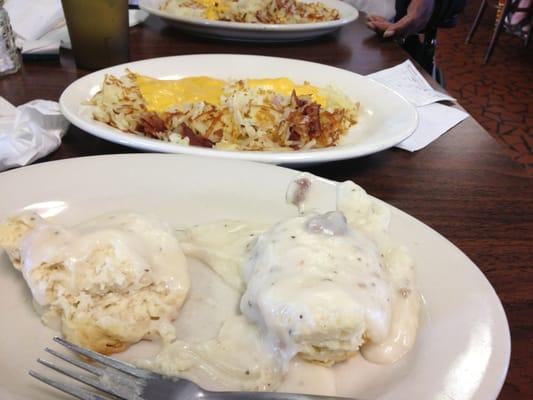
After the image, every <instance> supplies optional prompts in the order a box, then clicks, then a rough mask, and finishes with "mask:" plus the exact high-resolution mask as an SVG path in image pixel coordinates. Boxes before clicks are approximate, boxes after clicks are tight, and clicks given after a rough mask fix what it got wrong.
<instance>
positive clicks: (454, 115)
mask: <svg viewBox="0 0 533 400" xmlns="http://www.w3.org/2000/svg"><path fill="white" fill-rule="evenodd" d="M368 77H369V78H372V79H374V80H375V81H378V82H381V83H383V84H384V85H385V86H387V87H389V88H391V89H393V90H395V91H396V92H398V93H400V94H401V95H402V96H404V97H405V98H406V99H407V100H408V101H409V102H411V103H412V104H413V105H414V106H416V109H417V111H418V119H419V123H418V127H417V128H416V130H415V131H414V133H413V134H412V135H411V136H409V137H408V138H407V139H406V140H404V141H403V142H401V143H400V144H398V145H397V146H396V147H398V148H400V149H403V150H407V151H411V152H412V151H417V150H420V149H423V148H424V147H426V146H427V145H429V144H430V143H432V142H434V141H435V140H437V139H438V138H439V137H441V136H442V135H443V134H444V133H446V132H448V131H449V130H450V129H451V128H453V127H454V126H455V125H457V124H458V123H459V122H461V121H462V120H464V119H465V118H467V117H468V114H467V113H465V112H464V111H461V110H459V109H457V108H454V107H450V106H446V105H443V104H438V103H437V102H439V101H455V99H454V98H453V97H451V96H449V95H447V94H445V93H441V92H439V91H436V90H434V89H433V88H432V87H431V86H430V85H429V83H427V81H426V80H425V79H424V77H423V76H422V74H420V72H418V70H417V69H416V67H415V66H414V65H413V63H412V62H411V61H409V60H407V61H405V62H403V63H402V64H399V65H397V66H395V67H392V68H388V69H384V70H382V71H378V72H376V73H373V74H370V75H368Z"/></svg>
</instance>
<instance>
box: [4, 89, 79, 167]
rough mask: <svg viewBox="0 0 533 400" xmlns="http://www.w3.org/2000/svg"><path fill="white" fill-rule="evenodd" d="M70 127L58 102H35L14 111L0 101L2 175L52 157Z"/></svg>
mask: <svg viewBox="0 0 533 400" xmlns="http://www.w3.org/2000/svg"><path fill="white" fill-rule="evenodd" d="M68 125H69V123H68V121H67V120H66V119H65V117H63V114H61V111H60V109H59V104H58V103H56V102H55V101H48V100H33V101H30V102H29V103H26V104H23V105H21V106H19V107H14V106H13V105H12V104H11V103H9V102H8V101H7V100H5V99H4V98H2V97H0V171H3V170H5V169H7V168H11V167H17V166H22V165H27V164H29V163H31V162H33V161H35V160H37V159H39V158H41V157H44V156H46V155H48V154H50V153H51V152H52V151H54V150H55V149H57V148H58V147H59V145H60V144H61V138H62V137H63V135H64V134H65V132H66V130H67V128H68Z"/></svg>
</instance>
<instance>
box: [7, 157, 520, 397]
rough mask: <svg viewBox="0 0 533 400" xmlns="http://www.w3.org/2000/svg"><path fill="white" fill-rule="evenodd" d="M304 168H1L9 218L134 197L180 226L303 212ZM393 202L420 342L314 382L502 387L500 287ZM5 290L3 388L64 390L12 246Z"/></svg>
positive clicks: (326, 185) (327, 186) (204, 161)
mask: <svg viewBox="0 0 533 400" xmlns="http://www.w3.org/2000/svg"><path fill="white" fill-rule="evenodd" d="M295 174H297V172H296V171H293V170H289V169H284V168H280V167H275V166H270V165H265V164H260V163H246V162H241V161H233V160H215V159H210V158H205V157H189V156H176V155H161V154H136V155H113V156H99V157H86V158H74V159H67V160H62V161H57V162H49V163H44V164H37V165H33V166H30V167H25V168H20V169H16V170H12V171H9V172H5V173H2V174H0V187H2V188H3V189H4V190H3V191H2V201H1V202H0V219H3V218H5V217H6V216H8V215H10V214H13V213H15V212H18V211H21V210H24V209H26V210H28V209H31V210H34V211H37V212H39V213H40V214H41V215H43V216H45V217H49V218H52V219H53V220H55V221H58V222H61V223H65V224H74V223H77V222H80V221H82V220H83V219H87V218H90V217H93V216H96V215H98V214H101V213H104V212H109V211H112V210H123V209H129V210H135V211H139V212H149V213H155V214H157V215H159V216H160V217H161V218H163V219H164V220H166V221H168V222H169V223H171V224H172V225H174V226H177V227H183V226H188V225H190V224H195V223H202V222H207V221H213V220H216V219H221V218H237V219H244V220H260V221H264V222H274V221H277V220H279V219H281V218H285V217H288V216H293V215H294V213H295V211H294V209H293V207H289V206H288V205H287V204H286V203H285V201H284V193H285V189H286V186H287V184H288V182H289V181H290V180H291V179H293V177H294V176H295ZM316 185H317V189H318V190H317V191H316V192H315V193H317V194H318V197H317V199H316V204H314V206H316V207H317V208H318V209H321V210H330V209H331V208H332V207H333V205H334V197H335V186H334V182H331V181H328V180H324V179H320V180H317V182H316ZM391 211H392V219H391V231H390V234H391V236H392V238H393V239H394V240H396V241H397V242H399V243H402V244H404V245H406V246H407V247H408V248H409V250H410V252H411V253H412V255H413V257H414V260H415V263H416V274H417V280H418V287H419V289H420V291H421V293H422V295H423V298H424V305H423V313H422V321H421V326H420V330H419V335H418V337H417V340H416V344H415V346H414V348H413V349H412V351H411V352H410V353H409V354H408V355H407V356H406V357H404V358H403V359H402V360H400V361H399V362H398V363H396V364H394V365H388V366H386V365H385V366H380V365H375V364H370V363H368V362H365V361H364V359H362V357H354V358H353V359H352V360H351V361H350V362H347V363H345V364H342V365H339V366H338V367H334V369H333V370H332V372H330V374H333V375H332V376H329V375H328V376H329V377H328V376H326V374H324V375H321V376H317V377H310V379H312V380H313V381H314V382H312V383H313V384H315V387H319V388H320V387H321V385H320V384H321V382H322V381H321V380H322V379H325V380H327V381H328V382H329V385H330V387H331V385H333V387H334V390H335V392H336V393H338V394H339V395H343V396H349V397H355V398H357V399H373V400H378V399H379V400H393V399H395V400H397V399H424V400H432V399H434V400H441V399H461V400H467V399H468V400H488V399H495V398H496V397H497V395H498V393H499V391H500V388H501V386H502V384H503V381H504V379H505V376H506V373H507V368H508V365H509V356H510V335H509V327H508V324H507V320H506V317H505V313H504V310H503V308H502V305H501V303H500V300H499V299H498V297H497V295H496V293H495V292H494V289H493V288H492V287H491V285H490V283H489V282H488V281H487V279H486V278H485V276H484V275H483V273H482V272H481V271H480V270H479V269H478V268H477V267H476V265H474V264H473V263H472V261H470V260H469V259H468V257H467V256H465V254H463V253H462V252H461V251H460V250H459V249H458V248H457V247H455V246H454V245H453V244H452V243H450V242H449V241H448V240H446V239H445V238H444V237H443V236H441V235H440V234H438V233H437V232H435V231H434V230H432V229H431V228H429V227H428V226H426V225H424V224H423V223H422V222H420V221H418V220H416V219H414V218H413V217H410V216H409V215H407V214H406V213H404V212H402V211H400V210H398V209H396V208H394V207H392V206H391ZM0 293H1V294H0V296H1V301H0V315H2V318H3V323H2V327H3V330H2V340H0V398H2V399H3V400H22V399H34V400H43V399H49V400H50V399H55V398H60V395H59V394H58V393H59V392H57V391H55V390H53V389H51V388H47V387H45V386H44V385H42V384H41V383H39V382H37V381H35V380H32V378H30V377H29V376H28V374H27V371H28V369H30V368H35V369H37V370H38V369H39V366H38V365H37V363H36V361H35V360H36V359H37V357H42V356H43V355H44V352H43V349H44V347H46V346H50V345H52V346H53V343H52V340H51V338H52V336H53V335H54V334H56V332H54V331H53V330H51V329H49V328H47V327H45V326H44V325H42V324H41V322H40V320H39V318H38V316H37V314H36V313H35V311H34V310H33V308H32V305H31V294H30V293H29V290H28V289H27V287H26V285H25V283H24V281H23V279H22V277H21V276H20V273H19V272H17V271H15V270H14V269H13V268H12V267H11V265H10V263H9V261H8V258H7V256H6V255H5V254H2V253H0ZM136 346H137V345H136ZM134 347H135V346H134ZM324 369H325V368H324ZM41 371H42V370H41ZM48 374H49V375H50V374H51V372H48ZM316 385H318V386H316ZM324 387H325V386H324Z"/></svg>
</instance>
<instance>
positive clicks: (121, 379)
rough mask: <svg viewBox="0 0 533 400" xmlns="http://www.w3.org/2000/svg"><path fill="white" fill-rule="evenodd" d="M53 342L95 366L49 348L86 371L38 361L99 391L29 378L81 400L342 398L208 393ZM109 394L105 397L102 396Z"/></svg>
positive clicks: (333, 399) (332, 399)
mask: <svg viewBox="0 0 533 400" xmlns="http://www.w3.org/2000/svg"><path fill="white" fill-rule="evenodd" d="M54 341H55V342H57V343H59V344H61V345H62V346H64V347H66V348H67V349H69V350H71V351H73V352H74V353H77V354H78V355H81V356H84V357H86V358H88V359H89V360H91V361H95V362H96V363H87V362H85V361H83V360H82V359H80V358H79V357H76V356H71V355H66V354H63V353H59V352H57V351H55V350H52V349H50V348H46V349H45V351H46V352H47V353H49V354H51V355H53V356H55V357H57V358H60V359H62V360H63V361H66V362H68V363H70V364H72V365H74V366H76V367H79V368H81V369H83V370H85V371H86V372H88V373H83V372H80V371H77V370H71V369H67V368H64V367H63V366H60V365H57V364H54V363H52V362H50V361H46V360H43V359H40V358H39V359H37V361H38V362H39V363H41V364H42V365H44V366H46V367H48V368H51V369H53V370H55V371H57V372H59V373H61V374H64V375H66V376H69V377H70V378H73V379H75V380H77V381H79V382H82V383H84V384H86V385H88V386H91V387H93V388H95V389H98V390H99V391H100V392H95V391H91V390H88V389H85V388H82V387H78V386H74V385H70V384H66V383H63V382H59V381H56V380H53V379H50V378H47V377H46V376H44V375H41V374H39V373H37V372H35V371H32V370H30V371H29V373H30V375H31V376H32V377H34V378H36V379H38V380H40V381H41V382H44V383H46V384H48V385H50V386H53V387H55V388H56V389H59V390H61V391H63V392H65V393H68V394H70V395H72V396H74V397H76V398H78V399H81V400H108V399H110V398H113V399H116V398H118V399H123V400H200V399H202V400H230V399H236V400H245V399H249V400H342V399H343V398H341V397H327V396H311V395H304V394H288V393H266V392H211V391H208V390H204V389H202V388H201V387H200V386H198V385H196V384H195V383H193V382H191V381H189V380H187V379H184V378H169V377H165V376H163V375H160V374H157V373H154V372H150V371H146V370H143V369H140V368H137V367H135V366H133V365H131V364H128V363H125V362H122V361H118V360H115V359H113V358H111V357H106V356H103V355H101V354H98V353H95V352H94V351H90V350H87V349H84V348H81V347H79V346H77V345H75V344H73V343H70V342H68V341H67V340H65V339H62V338H60V337H54ZM102 392H103V393H106V394H108V395H111V397H107V396H104V395H103V393H102ZM345 400H346V399H345Z"/></svg>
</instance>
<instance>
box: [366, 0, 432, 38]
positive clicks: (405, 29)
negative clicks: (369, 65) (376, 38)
mask: <svg viewBox="0 0 533 400" xmlns="http://www.w3.org/2000/svg"><path fill="white" fill-rule="evenodd" d="M434 8H435V0H411V2H410V3H409V6H408V7H407V13H406V15H405V16H403V17H402V18H400V19H399V20H398V21H397V22H390V21H387V20H386V19H385V18H383V17H379V16H375V15H370V16H368V17H367V26H368V27H369V28H370V29H373V30H375V31H376V32H378V33H382V34H383V37H385V38H387V37H392V36H396V37H406V36H409V35H413V34H416V33H418V32H420V31H422V30H423V29H424V28H425V27H426V25H427V23H428V22H429V20H430V19H431V15H432V14H433V10H434Z"/></svg>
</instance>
